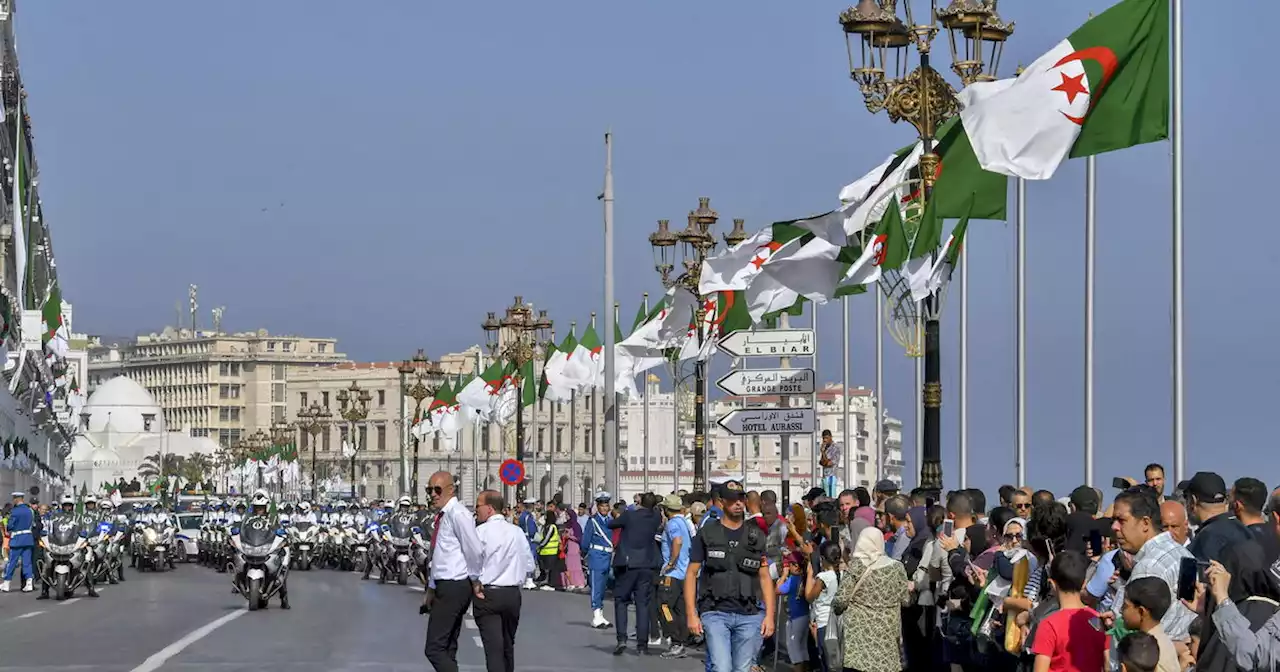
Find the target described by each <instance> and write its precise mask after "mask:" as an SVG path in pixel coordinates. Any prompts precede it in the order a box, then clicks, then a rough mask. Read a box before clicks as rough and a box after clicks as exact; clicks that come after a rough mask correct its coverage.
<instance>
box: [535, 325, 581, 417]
mask: <svg viewBox="0 0 1280 672" xmlns="http://www.w3.org/2000/svg"><path fill="white" fill-rule="evenodd" d="M577 347H578V339H577V337H576V336H574V335H573V328H572V327H570V328H569V333H568V334H565V337H564V340H563V341H561V342H560V346H559V347H558V348H556V353H555V354H554V355H552V357H551V358H550V359H548V360H547V362H546V364H544V365H543V367H542V375H544V376H546V378H547V385H548V386H550V389H551V390H553V392H552V394H553V395H555V396H556V397H559V398H560V399H561V400H564V399H568V398H569V395H570V393H571V392H573V390H575V389H577V386H576V385H575V384H574V383H573V381H571V380H569V379H568V378H567V377H566V376H565V369H566V368H567V367H568V366H569V359H570V358H571V357H573V351H574V349H575V348H577Z"/></svg>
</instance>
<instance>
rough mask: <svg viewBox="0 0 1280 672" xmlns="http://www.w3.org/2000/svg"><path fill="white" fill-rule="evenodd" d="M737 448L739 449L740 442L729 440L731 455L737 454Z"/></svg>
mask: <svg viewBox="0 0 1280 672" xmlns="http://www.w3.org/2000/svg"><path fill="white" fill-rule="evenodd" d="M737 449H738V444H736V443H734V442H733V441H730V442H729V457H733V456H734V455H736V454H737V452H736V451H737Z"/></svg>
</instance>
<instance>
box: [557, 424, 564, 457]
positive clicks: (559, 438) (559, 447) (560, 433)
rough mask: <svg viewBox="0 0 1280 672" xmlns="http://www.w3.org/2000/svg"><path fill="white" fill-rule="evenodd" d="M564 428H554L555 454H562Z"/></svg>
mask: <svg viewBox="0 0 1280 672" xmlns="http://www.w3.org/2000/svg"><path fill="white" fill-rule="evenodd" d="M563 430H564V427H556V452H557V453H563V452H564V431H563Z"/></svg>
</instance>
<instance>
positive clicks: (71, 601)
mask: <svg viewBox="0 0 1280 672" xmlns="http://www.w3.org/2000/svg"><path fill="white" fill-rule="evenodd" d="M79 601H80V598H78V597H73V598H71V599H69V600H64V601H62V602H59V603H58V604H75V603H76V602H79Z"/></svg>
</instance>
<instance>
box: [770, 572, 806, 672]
mask: <svg viewBox="0 0 1280 672" xmlns="http://www.w3.org/2000/svg"><path fill="white" fill-rule="evenodd" d="M808 565H809V561H808V559H807V558H805V557H804V556H801V555H800V554H798V553H792V554H790V555H788V556H786V557H785V558H783V561H782V576H781V577H779V578H778V584H777V590H778V594H779V595H786V596H787V636H786V637H787V638H786V641H787V658H788V659H789V660H790V661H791V666H792V669H793V670H794V671H795V672H805V670H806V669H807V668H808V665H809V601H808V600H806V599H804V584H805V571H806V570H805V567H807V566H808Z"/></svg>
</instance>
